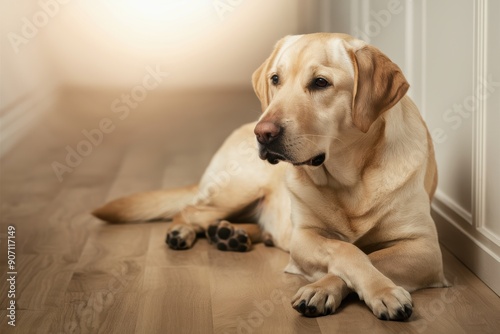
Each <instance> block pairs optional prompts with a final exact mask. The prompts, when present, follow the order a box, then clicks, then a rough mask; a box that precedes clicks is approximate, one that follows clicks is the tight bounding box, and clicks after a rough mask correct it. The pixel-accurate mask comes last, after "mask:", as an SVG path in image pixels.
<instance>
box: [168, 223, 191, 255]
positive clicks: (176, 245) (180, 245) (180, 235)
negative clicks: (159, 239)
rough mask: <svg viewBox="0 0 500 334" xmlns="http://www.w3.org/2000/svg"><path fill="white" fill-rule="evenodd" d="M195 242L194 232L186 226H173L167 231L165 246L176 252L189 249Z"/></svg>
mask: <svg viewBox="0 0 500 334" xmlns="http://www.w3.org/2000/svg"><path fill="white" fill-rule="evenodd" d="M195 240H196V231H195V230H194V228H193V227H192V226H190V225H187V224H175V225H172V226H170V227H169V229H168V231H167V239H166V240H165V242H166V243H167V245H168V246H169V247H170V248H172V249H176V250H183V249H188V248H191V247H192V246H193V244H194V241H195Z"/></svg>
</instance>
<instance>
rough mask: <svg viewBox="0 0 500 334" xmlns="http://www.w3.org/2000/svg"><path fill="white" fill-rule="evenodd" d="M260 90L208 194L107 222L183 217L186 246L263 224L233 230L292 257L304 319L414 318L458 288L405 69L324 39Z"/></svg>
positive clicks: (305, 44) (302, 50)
mask: <svg viewBox="0 0 500 334" xmlns="http://www.w3.org/2000/svg"><path fill="white" fill-rule="evenodd" d="M252 80H253V85H254V89H255V91H256V94H257V96H258V97H259V99H260V101H261V105H262V109H263V114H262V115H261V117H260V119H259V121H258V122H256V123H251V124H247V125H244V126H242V127H241V128H239V129H237V130H236V131H235V132H234V133H233V134H232V135H231V136H230V137H229V138H228V139H227V140H226V142H225V143H224V144H223V146H222V147H221V148H220V149H219V151H218V152H217V153H216V154H215V155H214V157H213V159H212V161H211V163H210V165H209V166H208V168H207V170H206V172H205V174H204V176H203V178H202V180H201V181H200V183H199V185H198V186H197V187H196V186H195V187H191V188H186V189H179V190H174V191H172V190H170V191H161V192H152V193H143V194H137V195H134V196H135V197H127V198H122V199H118V200H116V201H114V202H111V203H109V204H107V205H106V206H104V207H102V208H100V209H97V210H96V211H95V212H94V214H95V215H96V216H98V217H100V218H102V219H105V220H108V221H114V222H123V221H136V220H148V219H156V218H172V219H173V223H172V224H171V226H170V227H169V237H172V238H174V237H175V238H176V241H175V245H174V246H175V247H174V248H189V247H191V245H192V244H193V243H194V240H195V238H196V233H199V232H202V231H206V230H207V229H209V227H210V226H211V225H212V224H217V223H218V222H219V221H220V220H223V219H228V220H230V221H231V222H243V223H252V222H257V223H258V224H259V225H260V226H261V228H262V231H263V234H260V233H259V232H255V230H254V229H251V228H249V225H233V226H234V229H235V230H237V229H239V228H240V226H241V228H242V231H243V232H241V233H248V236H249V237H250V239H251V240H252V241H257V240H262V239H264V240H265V241H266V242H268V243H270V241H271V240H272V242H273V243H274V245H276V246H278V247H280V248H282V249H284V250H286V251H289V252H290V263H289V265H288V266H287V268H286V271H287V272H290V273H295V274H301V275H303V276H304V277H306V278H307V279H308V280H309V281H311V284H309V285H306V286H304V287H302V288H301V289H300V290H299V291H298V292H297V294H296V295H295V296H294V297H293V299H292V305H293V307H294V308H295V309H296V310H297V311H299V312H300V313H302V314H304V315H306V316H319V315H326V314H330V313H333V312H334V311H335V310H336V309H337V308H338V306H339V305H340V303H341V301H342V299H343V298H344V297H345V296H346V295H347V294H348V293H349V292H350V291H354V292H356V293H357V294H358V295H359V297H360V298H361V299H363V300H364V301H365V302H366V304H367V305H368V307H369V308H370V309H371V310H372V312H373V313H374V314H375V315H376V316H377V317H379V318H381V319H391V320H405V319H407V318H408V317H409V316H410V315H411V311H412V300H411V296H410V294H409V292H411V291H414V290H416V289H420V288H425V287H439V286H445V285H446V280H445V278H444V275H443V268H442V260H441V252H440V249H439V244H438V239H437V233H436V228H435V226H434V222H433V220H432V218H431V216H430V200H431V199H432V196H433V194H434V191H435V187H436V182H437V171H436V165H435V159H434V151H433V147H432V142H431V139H430V136H429V133H428V130H427V128H426V126H425V123H424V121H423V120H422V118H421V116H420V114H419V112H418V110H417V107H416V106H415V104H414V103H413V102H412V101H411V99H410V98H409V97H408V96H407V95H406V92H407V90H408V87H409V85H408V83H407V82H406V79H405V78H404V76H403V74H402V73H401V71H400V69H399V68H398V67H397V66H396V65H395V64H394V63H393V62H391V61H390V60H389V59H388V58H387V57H386V56H385V55H383V54H382V53H381V52H380V51H379V50H378V49H376V48H374V47H372V46H369V45H367V44H365V43H364V42H362V41H360V40H357V39H354V38H352V37H350V36H348V35H342V34H311V35H302V36H288V37H285V38H284V39H282V40H281V41H280V42H278V44H277V45H276V48H275V50H274V51H273V53H272V54H271V56H270V57H269V58H268V59H267V60H266V61H265V62H264V63H263V64H262V65H261V66H260V67H259V69H257V71H256V72H255V73H254V75H253V78H252ZM254 133H255V134H256V135H257V138H258V143H257V142H256V140H255V134H254ZM257 152H260V157H261V158H262V159H264V160H261V159H259V158H258V156H257ZM265 160H268V161H269V162H272V163H276V162H278V161H279V160H283V162H280V163H279V164H274V165H272V164H270V163H268V162H267V161H265ZM147 203H151V205H148V204H147ZM162 203H164V204H163V205H162ZM245 231H246V232H245ZM216 238H217V237H216ZM169 244H170V245H171V247H172V243H171V242H170V243H169ZM180 244H182V247H180V246H178V245H180Z"/></svg>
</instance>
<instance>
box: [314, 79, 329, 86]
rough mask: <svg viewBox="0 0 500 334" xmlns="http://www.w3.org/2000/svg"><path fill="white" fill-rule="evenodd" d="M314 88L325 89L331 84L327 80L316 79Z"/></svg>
mask: <svg viewBox="0 0 500 334" xmlns="http://www.w3.org/2000/svg"><path fill="white" fill-rule="evenodd" d="M314 86H315V87H317V88H325V87H328V86H330V83H329V82H328V81H326V79H323V78H316V79H315V80H314Z"/></svg>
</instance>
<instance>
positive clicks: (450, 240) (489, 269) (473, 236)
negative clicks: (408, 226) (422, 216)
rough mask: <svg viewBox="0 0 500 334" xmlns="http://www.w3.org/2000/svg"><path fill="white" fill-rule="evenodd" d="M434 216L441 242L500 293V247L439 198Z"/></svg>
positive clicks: (435, 203)
mask: <svg viewBox="0 0 500 334" xmlns="http://www.w3.org/2000/svg"><path fill="white" fill-rule="evenodd" d="M432 216H433V218H434V221H435V222H436V226H437V230H438V234H439V241H440V242H441V244H443V245H444V246H445V247H446V248H448V249H449V250H450V251H451V252H452V253H453V254H454V255H455V256H456V257H457V258H458V259H459V260H460V261H462V262H463V263H464V264H465V265H466V266H467V267H468V268H469V269H470V270H471V271H472V272H473V273H474V274H476V275H477V276H478V277H479V278H480V279H481V280H482V281H483V282H484V283H485V284H486V285H488V287H489V288H490V289H492V290H493V291H494V292H495V293H496V294H497V295H499V296H500V279H499V278H500V256H499V254H500V249H499V247H498V246H497V245H496V244H495V243H493V242H492V241H491V240H488V239H487V238H486V237H485V236H484V235H483V234H481V233H480V232H479V231H478V230H477V229H475V227H474V226H472V225H471V224H470V222H469V221H467V220H466V219H464V217H463V214H461V213H457V212H455V211H454V210H453V209H452V208H450V207H449V206H447V205H446V204H445V202H443V201H441V200H440V199H439V198H435V199H434V201H433V203H432Z"/></svg>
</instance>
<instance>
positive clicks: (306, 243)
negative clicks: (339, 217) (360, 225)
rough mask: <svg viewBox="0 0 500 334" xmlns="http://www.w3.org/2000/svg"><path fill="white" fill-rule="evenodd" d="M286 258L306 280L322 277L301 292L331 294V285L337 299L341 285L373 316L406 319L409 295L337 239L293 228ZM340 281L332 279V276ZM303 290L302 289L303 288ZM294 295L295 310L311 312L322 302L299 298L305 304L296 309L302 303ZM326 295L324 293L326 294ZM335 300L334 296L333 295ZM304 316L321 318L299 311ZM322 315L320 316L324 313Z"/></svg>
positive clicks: (362, 254) (343, 292)
mask: <svg viewBox="0 0 500 334" xmlns="http://www.w3.org/2000/svg"><path fill="white" fill-rule="evenodd" d="M290 256H291V257H292V259H293V261H295V263H296V264H297V265H298V266H299V267H300V268H301V270H302V271H304V273H305V274H306V276H308V277H309V278H313V277H318V275H321V274H324V275H326V276H324V277H323V278H321V279H320V280H317V281H316V282H313V283H311V284H309V285H307V286H306V287H305V290H309V291H312V292H314V293H318V292H319V291H324V290H329V291H332V286H331V284H332V282H333V283H334V284H335V286H334V288H333V293H335V294H336V298H337V300H338V299H339V298H340V300H341V299H342V298H343V297H345V295H346V294H347V293H346V291H348V290H345V288H344V287H343V286H342V282H341V281H343V282H344V284H345V285H346V287H347V288H349V289H351V290H353V291H355V292H356V293H357V294H358V296H359V298H360V299H362V300H364V301H365V303H366V304H367V305H368V307H369V308H370V309H371V310H372V312H373V314H375V316H377V317H378V318H379V319H384V320H406V319H408V318H409V317H410V315H411V312H412V300H411V296H410V293H409V292H408V291H406V290H405V289H403V288H402V287H399V286H396V285H395V284H394V283H393V282H392V281H391V280H390V279H389V278H387V277H386V276H384V275H383V274H382V273H381V272H380V271H378V270H377V269H376V268H375V267H374V266H373V264H372V263H371V261H370V259H369V258H368V256H367V255H366V254H365V253H363V251H361V250H360V249H359V248H357V247H356V246H355V245H353V244H350V243H347V242H343V241H340V240H335V239H329V238H325V237H322V236H321V235H319V234H318V231H315V230H311V229H303V228H297V229H296V230H295V231H294V233H293V237H292V242H291V250H290ZM336 276H337V277H338V278H340V279H341V281H339V280H338V279H335V277H336ZM303 289H304V288H303ZM300 292H301V290H299V293H297V295H296V300H295V301H294V306H296V307H295V308H296V309H297V310H298V311H299V312H301V310H313V311H314V307H315V308H316V309H319V308H320V307H321V308H323V309H325V308H326V307H327V306H320V304H321V303H324V301H319V302H318V300H319V299H320V298H309V300H308V301H306V298H303V300H305V301H306V302H307V304H305V305H304V306H302V307H301V306H300V305H301V303H302V300H300V298H301V297H299V298H297V296H298V295H301V296H303V295H304V294H303V293H302V294H301V293H300ZM326 295H328V293H327V294H326ZM334 297H335V296H334ZM301 313H303V314H305V315H312V316H316V315H321V314H319V313H317V312H309V313H310V314H308V313H307V312H301ZM324 313H325V312H323V313H322V314H324Z"/></svg>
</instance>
